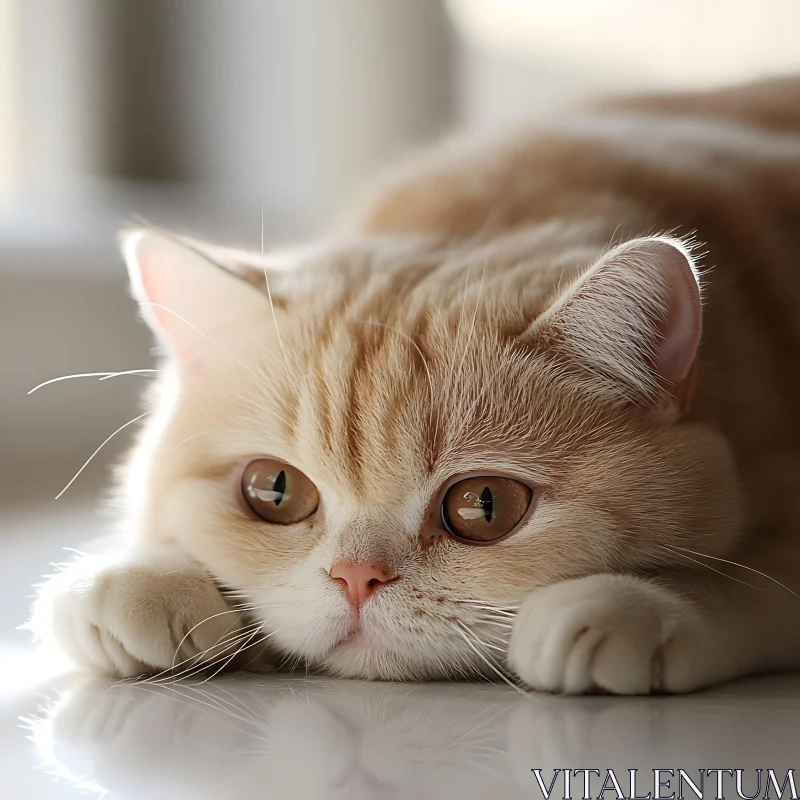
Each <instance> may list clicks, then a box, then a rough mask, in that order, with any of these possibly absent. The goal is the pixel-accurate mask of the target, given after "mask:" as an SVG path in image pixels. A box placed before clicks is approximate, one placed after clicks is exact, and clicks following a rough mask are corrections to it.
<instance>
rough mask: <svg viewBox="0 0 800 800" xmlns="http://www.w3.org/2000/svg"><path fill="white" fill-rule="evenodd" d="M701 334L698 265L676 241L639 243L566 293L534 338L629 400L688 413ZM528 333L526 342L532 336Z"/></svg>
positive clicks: (618, 250) (592, 381)
mask: <svg viewBox="0 0 800 800" xmlns="http://www.w3.org/2000/svg"><path fill="white" fill-rule="evenodd" d="M701 330H702V304H701V297H700V285H699V283H698V279H697V268H696V264H695V262H694V259H693V258H692V254H691V252H690V250H689V248H688V247H687V246H686V245H685V244H684V243H683V242H682V241H681V240H680V239H674V238H671V237H664V236H653V237H647V238H641V239H633V240H631V241H629V242H626V243H624V244H622V245H619V246H618V247H615V248H614V249H612V250H611V251H609V252H608V253H606V254H605V255H604V256H603V257H602V258H601V259H600V260H599V261H598V262H597V263H596V264H595V265H594V266H592V267H591V268H590V269H588V270H587V271H586V272H585V273H584V274H583V275H582V276H581V277H580V278H579V279H578V280H576V281H575V282H574V283H573V284H572V285H571V286H569V287H568V288H567V289H566V290H565V291H564V292H563V293H561V294H560V295H559V296H558V297H557V298H556V300H555V301H554V302H553V304H552V305H551V306H550V308H548V310H547V311H546V312H545V313H544V314H542V315H541V316H540V317H539V318H537V320H536V321H535V322H534V324H533V325H532V327H531V328H530V329H529V331H528V332H527V336H530V337H533V338H535V339H536V340H537V341H539V342H540V343H543V344H544V345H545V346H546V347H548V349H552V350H555V351H557V352H559V353H560V354H561V356H562V358H563V360H566V361H569V362H571V363H572V364H573V365H574V366H575V368H576V372H577V374H582V375H583V379H584V383H585V384H586V385H587V386H589V387H591V388H593V389H595V390H596V391H598V392H602V393H604V394H606V396H609V397H613V398H614V399H615V400H618V401H621V402H623V403H632V404H636V405H639V406H643V407H649V408H657V409H662V410H666V409H668V408H671V409H672V410H673V412H674V411H677V412H678V413H682V412H684V411H685V410H686V409H687V406H688V404H689V402H690V399H691V394H692V388H693V383H694V372H695V358H696V355H697V349H698V346H699V343H700V335H701ZM527 336H526V338H527Z"/></svg>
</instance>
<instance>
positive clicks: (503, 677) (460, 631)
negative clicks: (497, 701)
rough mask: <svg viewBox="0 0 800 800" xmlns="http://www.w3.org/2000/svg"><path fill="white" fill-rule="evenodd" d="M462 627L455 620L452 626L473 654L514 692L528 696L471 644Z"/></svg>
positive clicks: (528, 696)
mask: <svg viewBox="0 0 800 800" xmlns="http://www.w3.org/2000/svg"><path fill="white" fill-rule="evenodd" d="M464 629H465V626H464V625H462V624H461V623H459V622H456V624H455V626H454V630H455V631H456V632H457V633H458V634H459V635H460V636H461V638H462V639H463V640H464V642H465V643H466V645H467V646H468V647H469V648H470V649H471V650H472V652H473V653H475V655H476V656H478V658H480V659H481V660H482V661H483V662H484V664H486V666H487V667H489V669H490V670H492V672H494V673H495V675H497V676H498V677H499V678H500V680H502V681H503V682H504V683H507V684H508V685H509V686H510V687H511V688H512V689H514V691H516V692H519V693H520V694H521V695H524V696H525V697H526V698H530V695H529V694H528V692H526V691H525V690H523V689H521V688H520V687H519V686H517V684H516V683H514V682H513V681H512V680H510V679H509V678H508V676H507V675H505V674H504V673H503V672H502V671H501V670H499V669H498V668H497V667H496V666H495V665H494V664H493V663H492V662H491V661H490V660H489V659H488V658H487V657H486V656H485V655H484V654H483V653H482V652H481V651H480V650H479V649H478V648H477V647H476V646H475V645H474V644H473V642H472V641H471V640H470V638H469V637H468V636H467V633H466V632H465V630H464ZM466 631H469V628H466ZM469 632H470V633H471V631H469Z"/></svg>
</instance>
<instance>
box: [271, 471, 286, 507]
mask: <svg viewBox="0 0 800 800" xmlns="http://www.w3.org/2000/svg"><path fill="white" fill-rule="evenodd" d="M272 491H273V492H275V493H276V494H277V495H278V497H276V498H275V505H276V506H279V505H280V504H281V500H283V495H284V493H285V492H286V471H285V470H281V471H280V472H279V473H278V477H277V478H275V482H274V483H273V484H272Z"/></svg>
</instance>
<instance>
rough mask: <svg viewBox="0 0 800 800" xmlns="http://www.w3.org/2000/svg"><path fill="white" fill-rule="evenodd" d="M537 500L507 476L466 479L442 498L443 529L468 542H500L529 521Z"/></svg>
mask: <svg viewBox="0 0 800 800" xmlns="http://www.w3.org/2000/svg"><path fill="white" fill-rule="evenodd" d="M533 499H534V493H533V490H532V489H531V488H530V487H529V486H526V485H525V484H524V483H522V481H518V480H516V479H514V478H508V477H506V476H504V475H475V476H471V477H466V478H462V479H461V480H459V481H456V482H455V483H453V484H451V485H450V487H449V488H448V489H447V491H446V492H445V494H444V497H443V498H442V499H441V504H442V505H441V511H440V513H441V520H442V526H443V527H444V529H445V530H446V531H447V532H448V533H449V534H451V535H452V536H454V537H455V538H457V539H461V541H464V542H471V543H473V544H491V543H492V542H498V541H500V540H501V539H503V538H505V537H506V536H507V535H509V534H511V533H513V532H514V531H515V530H516V528H517V527H518V526H519V524H520V523H521V522H522V521H523V520H524V519H525V515H526V514H527V513H528V511H529V510H531V509H532V505H533Z"/></svg>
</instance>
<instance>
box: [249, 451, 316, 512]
mask: <svg viewBox="0 0 800 800" xmlns="http://www.w3.org/2000/svg"><path fill="white" fill-rule="evenodd" d="M241 492H242V497H243V498H244V501H245V502H246V503H247V505H248V506H249V508H250V510H251V511H252V512H253V513H254V514H255V515H256V516H258V517H260V518H261V519H263V520H264V521H265V522H271V523H274V524H276V525H292V524H294V523H296V522H301V521H302V520H304V519H307V518H308V517H310V516H311V515H312V514H313V513H314V512H315V511H316V510H317V506H318V505H319V493H318V492H317V487H316V486H314V484H313V483H312V482H311V481H310V480H309V479H308V478H307V477H306V476H305V475H304V474H303V473H302V472H300V470H299V469H297V468H295V467H293V466H291V465H290V464H284V463H283V462H282V461H277V460H275V459H271V458H259V459H256V460H255V461H251V462H250V463H249V464H248V465H247V467H245V470H244V473H243V474H242V483H241Z"/></svg>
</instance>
